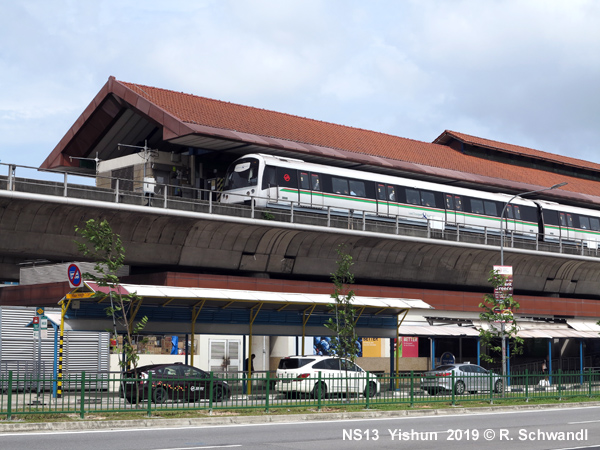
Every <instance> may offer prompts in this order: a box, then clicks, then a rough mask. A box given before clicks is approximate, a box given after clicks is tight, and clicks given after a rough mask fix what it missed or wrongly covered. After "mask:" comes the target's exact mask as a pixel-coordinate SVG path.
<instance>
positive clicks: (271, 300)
mask: <svg viewBox="0 0 600 450" xmlns="http://www.w3.org/2000/svg"><path fill="white" fill-rule="evenodd" d="M84 284H85V286H86V287H87V288H88V289H89V291H90V292H103V293H106V294H108V293H109V289H108V288H106V287H101V286H98V285H97V284H96V283H93V282H89V281H84ZM120 288H121V292H122V293H124V294H131V293H135V294H137V295H138V296H139V297H141V298H143V300H144V304H145V305H156V306H163V305H164V304H166V303H167V302H168V305H169V306H171V307H175V306H185V307H190V306H193V305H194V304H195V303H196V302H198V301H201V300H205V304H204V307H211V306H214V307H219V308H225V307H227V308H231V307H238V308H250V307H252V306H254V305H256V304H257V303H262V304H263V306H262V308H263V310H264V309H265V308H266V309H277V310H280V309H286V310H303V309H305V308H306V307H307V306H313V305H315V306H316V309H315V311H316V310H327V311H329V310H330V308H329V305H331V303H332V302H333V300H332V298H331V296H330V295H329V294H304V293H294V292H269V291H248V290H237V289H212V288H186V287H173V286H150V285H136V284H121V285H120ZM82 291H84V290H81V289H80V290H78V292H82ZM90 300H96V301H97V299H90ZM352 304H353V306H354V307H356V308H364V313H365V314H376V315H377V314H387V315H389V314H400V313H402V312H404V311H406V310H409V309H433V308H432V307H431V306H430V305H428V304H427V303H425V302H424V301H423V300H418V299H398V298H387V297H363V296H355V297H354V299H353V302H352Z"/></svg>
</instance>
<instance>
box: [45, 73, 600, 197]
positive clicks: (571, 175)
mask: <svg viewBox="0 0 600 450" xmlns="http://www.w3.org/2000/svg"><path fill="white" fill-rule="evenodd" d="M157 131H162V138H161V139H162V140H161V141H160V142H161V143H162V145H172V146H173V145H174V146H176V147H174V148H178V149H179V151H183V149H189V148H198V149H201V150H202V151H203V152H216V153H219V152H231V153H233V154H235V153H236V152H237V154H243V153H251V152H267V153H268V152H272V153H274V154H282V155H284V156H293V157H296V158H302V159H304V160H306V161H312V162H327V161H329V162H330V163H331V161H336V162H335V164H337V165H340V166H342V167H354V168H363V169H365V170H375V171H379V172H382V173H396V174H404V175H407V174H413V175H414V176H416V177H421V178H423V179H430V180H438V181H441V180H453V181H455V182H457V183H460V184H462V185H465V186H486V188H487V189H499V190H500V189H501V190H504V191H506V192H511V191H512V192H523V191H529V190H536V189H539V188H543V187H548V186H552V185H555V184H558V183H562V182H568V185H567V186H566V187H564V188H562V189H560V190H554V191H551V192H546V193H544V194H543V195H544V196H545V197H548V198H555V199H563V200H564V199H571V200H572V201H575V202H585V203H597V204H600V181H595V180H600V165H599V164H593V163H589V162H587V161H581V160H578V159H575V158H569V157H563V156H559V155H554V154H551V153H546V152H541V151H538V150H533V149H527V148H525V147H519V146H515V145H511V144H504V143H500V142H496V141H491V140H488V139H482V138H477V137H473V136H469V135H466V134H463V133H457V132H453V131H445V132H444V133H443V134H442V135H441V136H440V137H438V138H437V139H436V140H435V141H434V142H433V143H429V142H422V141H417V140H413V139H407V138H403V137H398V136H393V135H389V134H385V133H379V132H375V131H370V130H364V129H359V128H353V127H348V126H343V125H338V124H333V123H328V122H323V121H318V120H313V119H308V118H304V117H298V116H293V115H290V114H285V113H280V112H275V111H269V110H265V109H259V108H253V107H249V106H244V105H239V104H234V103H228V102H224V101H219V100H213V99H209V98H206V97H200V96H196V95H191V94H185V93H181V92H175V91H170V90H166V89H161V88H156V87H152V86H144V85H140V84H135V83H129V82H125V81H118V80H116V79H115V78H114V77H110V78H109V80H108V82H107V83H106V84H105V85H104V87H102V89H101V90H100V92H99V93H98V94H97V96H96V97H95V98H94V100H93V101H92V103H90V105H89V106H88V107H87V108H86V109H85V111H84V112H83V113H82V115H81V116H80V117H79V119H78V120H77V121H76V122H75V124H74V125H73V126H72V127H71V129H70V130H69V131H68V132H67V134H66V135H65V136H64V137H63V139H62V140H61V141H60V142H59V144H58V145H57V146H56V148H55V149H54V150H53V151H52V153H51V154H50V155H49V156H48V158H47V159H46V160H45V161H44V163H43V164H42V166H41V168H45V169H52V168H54V169H73V170H74V169H75V168H76V167H78V164H79V163H78V160H77V159H72V160H71V159H70V158H69V156H74V157H90V155H91V156H98V157H99V158H100V159H101V160H108V159H111V158H114V157H116V156H123V153H122V152H118V151H117V146H118V143H125V142H129V143H135V144H138V143H139V142H142V143H143V142H144V139H146V138H148V137H149V136H154V139H157V138H156V136H157V135H159V134H160V133H158V134H157ZM453 140H457V141H460V142H463V143H467V144H470V145H474V146H478V147H481V148H486V149H493V150H494V151H495V152H496V153H499V154H503V155H504V159H502V160H498V158H486V157H485V156H483V154H478V155H474V154H470V153H468V152H463V151H461V150H460V149H457V148H454V147H453V146H452V145H451V143H452V141H453ZM157 145H158V144H157ZM515 157H526V158H527V160H528V161H529V163H528V164H523V163H522V161H521V162H519V163H515V162H514V161H513V162H511V160H512V159H513V158H515ZM538 163H542V165H540V164H538ZM547 163H550V165H551V166H552V167H546V168H545V169H544V168H542V166H543V165H544V164H547ZM554 166H560V167H562V168H563V169H564V168H567V169H569V170H567V171H566V172H565V170H560V171H558V170H556V167H554ZM575 169H576V170H575ZM578 171H586V174H587V175H586V176H581V177H580V176H578ZM590 174H591V175H590Z"/></svg>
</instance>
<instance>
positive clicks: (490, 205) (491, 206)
mask: <svg viewBox="0 0 600 450" xmlns="http://www.w3.org/2000/svg"><path fill="white" fill-rule="evenodd" d="M483 205H484V207H485V215H486V216H493V217H498V208H496V202H492V201H490V200H486V201H484V202H483Z"/></svg>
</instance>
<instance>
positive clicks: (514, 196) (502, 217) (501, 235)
mask: <svg viewBox="0 0 600 450" xmlns="http://www.w3.org/2000/svg"><path fill="white" fill-rule="evenodd" d="M566 184H567V182H566V181H565V182H563V183H558V184H555V185H554V186H550V187H547V188H543V189H536V190H535V191H527V192H522V193H520V194H515V195H513V196H512V197H511V199H510V200H509V201H507V202H506V204H505V205H504V208H502V214H500V265H501V266H503V265H504V228H508V225H507V227H503V224H504V214H505V213H506V210H507V208H508V205H510V203H511V202H512V201H513V200H514V199H515V198H517V197H522V196H524V195H529V194H536V193H538V192H544V191H551V190H552V189H557V188H559V187H562V186H565V185H566ZM513 216H514V215H513ZM513 218H514V217H513ZM507 223H508V220H507ZM500 327H501V328H500V332H501V333H502V337H501V339H502V376H503V379H504V380H506V340H505V338H504V332H505V325H504V321H501V325H500Z"/></svg>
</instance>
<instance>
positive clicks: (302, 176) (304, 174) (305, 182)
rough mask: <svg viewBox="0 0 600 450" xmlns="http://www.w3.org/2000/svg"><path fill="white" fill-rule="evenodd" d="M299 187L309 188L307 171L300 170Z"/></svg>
mask: <svg viewBox="0 0 600 450" xmlns="http://www.w3.org/2000/svg"><path fill="white" fill-rule="evenodd" d="M300 189H305V190H307V191H308V190H309V189H310V186H309V181H308V173H307V172H300Z"/></svg>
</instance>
